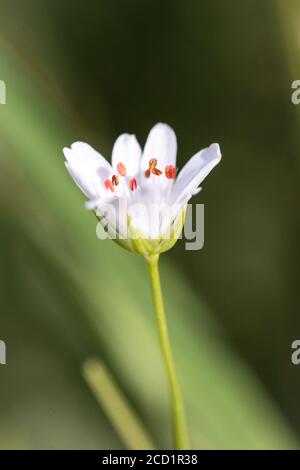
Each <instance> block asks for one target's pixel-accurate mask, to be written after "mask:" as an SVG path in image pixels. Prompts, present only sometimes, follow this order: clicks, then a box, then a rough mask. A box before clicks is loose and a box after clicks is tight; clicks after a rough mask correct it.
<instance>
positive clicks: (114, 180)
mask: <svg viewBox="0 0 300 470" xmlns="http://www.w3.org/2000/svg"><path fill="white" fill-rule="evenodd" d="M111 182H112V184H113V185H114V186H118V184H119V177H118V176H117V175H112V179H111Z"/></svg>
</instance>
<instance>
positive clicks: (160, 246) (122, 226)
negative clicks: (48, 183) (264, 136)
mask: <svg viewBox="0 0 300 470" xmlns="http://www.w3.org/2000/svg"><path fill="white" fill-rule="evenodd" d="M176 153H177V141H176V135H175V133H174V131H173V130H172V129H171V128H170V127H169V126H168V125H166V124H161V123H159V124H156V125H155V126H154V127H153V128H152V129H151V131H150V133H149V136H148V138H147V141H146V144H145V147H144V150H143V151H142V149H141V147H140V145H139V143H138V141H137V139H136V137H135V136H134V135H130V134H122V135H120V137H118V139H117V140H116V142H115V144H114V147H113V151H112V161H111V164H110V163H109V162H108V161H107V160H106V159H105V158H104V157H103V156H102V155H100V154H99V153H98V152H96V151H95V150H94V149H93V148H92V147H91V146H90V145H88V144H86V143H83V142H75V143H74V144H72V145H71V148H64V155H65V157H66V160H67V161H66V167H67V169H68V171H69V173H70V175H71V176H72V178H73V179H74V181H75V183H76V184H77V185H78V186H79V188H80V189H81V191H82V192H83V193H84V194H85V195H86V196H87V198H88V199H89V201H88V202H87V203H86V206H87V208H88V209H90V210H93V211H94V212H95V213H96V215H97V216H98V218H99V220H100V221H101V223H102V224H103V226H104V227H105V228H106V230H107V231H108V233H109V235H110V236H111V238H113V239H115V241H116V242H118V243H120V244H121V245H122V246H123V247H125V248H127V249H129V250H132V251H136V252H138V253H140V254H143V255H145V256H151V255H152V254H158V253H161V252H163V251H166V250H168V249H170V248H171V247H172V246H173V245H174V243H175V242H176V240H177V239H178V237H179V236H180V233H181V230H182V227H183V223H184V218H185V210H186V205H187V202H188V201H189V199H190V198H191V197H192V196H193V195H194V194H197V193H198V192H199V191H200V189H201V188H200V184H201V183H202V181H203V180H204V178H205V177H206V176H207V175H208V173H209V172H210V171H211V170H212V169H213V168H214V167H215V165H217V163H219V161H220V159H221V153H220V148H219V145H218V144H212V145H210V146H209V147H207V148H205V149H203V150H201V151H199V152H198V153H196V154H195V155H194V156H193V157H192V158H191V159H190V160H189V161H188V162H187V163H186V165H185V166H184V167H183V168H182V170H181V171H180V172H179V174H178V176H177V170H176Z"/></svg>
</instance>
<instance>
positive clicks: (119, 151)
mask: <svg viewBox="0 0 300 470" xmlns="http://www.w3.org/2000/svg"><path fill="white" fill-rule="evenodd" d="M141 155H142V149H141V147H140V144H139V143H138V141H137V140H136V137H135V135H130V134H122V135H120V136H119V137H118V138H117V140H116V142H115V145H114V148H113V151H112V166H113V167H114V168H116V167H117V165H118V163H120V162H121V163H123V165H125V167H126V174H127V175H128V176H134V175H136V174H137V172H138V170H139V167H140V161H141Z"/></svg>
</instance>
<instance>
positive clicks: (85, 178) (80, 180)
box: [65, 162, 101, 199]
mask: <svg viewBox="0 0 300 470" xmlns="http://www.w3.org/2000/svg"><path fill="white" fill-rule="evenodd" d="M65 165H66V168H67V170H68V172H69V174H70V175H71V177H72V178H73V180H74V181H75V183H76V184H77V186H78V187H79V188H80V189H81V191H82V192H83V193H84V194H85V195H86V196H87V197H88V198H89V199H94V198H98V197H100V195H101V180H100V178H99V177H98V176H97V174H96V173H94V172H92V171H90V169H89V168H88V167H82V165H80V164H78V163H76V162H70V163H69V162H66V163H65Z"/></svg>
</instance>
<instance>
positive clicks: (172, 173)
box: [165, 165, 176, 180]
mask: <svg viewBox="0 0 300 470" xmlns="http://www.w3.org/2000/svg"><path fill="white" fill-rule="evenodd" d="M165 175H166V177H167V178H168V179H169V180H173V179H174V178H176V168H175V166H174V165H167V166H166V168H165Z"/></svg>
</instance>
